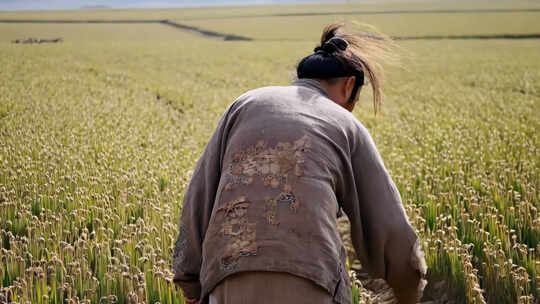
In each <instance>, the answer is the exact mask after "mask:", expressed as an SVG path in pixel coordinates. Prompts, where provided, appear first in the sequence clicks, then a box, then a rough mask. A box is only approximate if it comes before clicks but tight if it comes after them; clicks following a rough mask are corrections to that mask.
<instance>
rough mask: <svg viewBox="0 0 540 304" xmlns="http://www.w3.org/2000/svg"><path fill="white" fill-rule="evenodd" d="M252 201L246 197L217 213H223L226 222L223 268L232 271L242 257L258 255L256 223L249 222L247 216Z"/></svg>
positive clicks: (227, 204) (222, 230)
mask: <svg viewBox="0 0 540 304" xmlns="http://www.w3.org/2000/svg"><path fill="white" fill-rule="evenodd" d="M250 204H251V202H250V201H248V200H246V197H245V196H242V197H240V198H238V199H235V200H232V201H229V202H228V203H226V204H225V205H224V206H222V207H220V208H219V209H218V210H217V211H218V212H223V213H224V217H225V220H224V221H223V224H222V226H221V233H222V235H223V236H224V237H226V238H227V246H226V248H225V251H224V253H223V255H222V257H221V266H222V268H223V269H225V270H230V269H232V268H234V266H236V264H237V262H238V259H239V258H240V257H241V256H252V255H257V249H258V247H257V242H256V236H257V235H256V228H255V223H250V222H248V220H247V218H246V215H247V210H248V208H249V205H250Z"/></svg>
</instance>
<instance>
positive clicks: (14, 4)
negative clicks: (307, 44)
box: [0, 0, 347, 11]
mask: <svg viewBox="0 0 540 304" xmlns="http://www.w3.org/2000/svg"><path fill="white" fill-rule="evenodd" d="M309 2H347V1H345V0H343V1H331V0H204V1H200V0H178V1H171V0H156V1H154V0H113V1H110V0H109V1H104V0H48V1H39V0H0V11H12V10H14V11H18V10H77V9H81V8H85V7H99V6H103V7H107V8H113V9H119V8H169V7H171V8H172V7H197V6H232V5H262V4H285V3H309Z"/></svg>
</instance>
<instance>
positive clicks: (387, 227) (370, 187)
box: [341, 123, 427, 303]
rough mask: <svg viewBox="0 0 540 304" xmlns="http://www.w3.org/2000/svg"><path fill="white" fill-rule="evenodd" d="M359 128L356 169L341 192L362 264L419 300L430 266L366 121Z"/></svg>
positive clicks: (398, 292) (403, 295)
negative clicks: (366, 125) (366, 126)
mask: <svg viewBox="0 0 540 304" xmlns="http://www.w3.org/2000/svg"><path fill="white" fill-rule="evenodd" d="M356 131H357V134H355V135H354V139H353V140H352V142H353V146H352V147H351V148H352V149H351V150H350V153H351V158H350V159H351V163H350V166H351V168H350V169H351V171H352V173H351V174H350V175H351V176H345V178H348V179H349V181H347V182H344V183H343V184H344V185H347V189H343V190H342V191H341V192H342V197H343V198H342V200H343V201H344V202H345V203H344V206H343V209H344V211H345V213H346V214H347V216H348V217H349V220H350V222H351V240H352V243H353V246H354V248H355V251H356V253H357V256H358V257H359V259H360V261H361V263H362V266H363V267H364V268H366V269H367V271H368V272H369V273H370V274H371V275H372V276H373V277H376V278H383V279H385V280H386V281H387V282H388V284H389V285H390V286H391V287H392V289H393V290H394V294H395V296H396V297H397V299H398V300H399V303H416V302H417V300H418V299H419V297H420V296H421V294H422V292H423V288H424V286H425V284H426V281H425V280H424V279H423V278H424V275H425V273H426V269H427V267H426V264H425V260H424V257H423V254H422V251H421V247H420V243H419V239H418V236H417V234H416V232H415V231H414V229H413V228H412V226H411V225H410V223H409V220H408V218H407V214H406V213H405V209H404V208H403V204H402V202H401V197H400V194H399V192H398V190H397V188H396V186H395V184H394V182H393V181H392V179H391V178H390V175H389V174H388V172H387V170H386V168H385V166H384V164H383V161H382V159H381V157H380V155H379V152H378V151H377V149H376V147H375V144H374V142H373V140H372V138H371V136H370V134H369V132H368V131H367V130H366V129H365V127H364V126H362V125H361V124H360V123H358V127H357V129H356Z"/></svg>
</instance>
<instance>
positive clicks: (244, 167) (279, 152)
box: [225, 136, 308, 192]
mask: <svg viewBox="0 0 540 304" xmlns="http://www.w3.org/2000/svg"><path fill="white" fill-rule="evenodd" d="M307 147H308V138H307V136H303V137H301V138H300V139H298V140H295V141H293V142H279V143H277V144H276V146H275V147H273V148H270V147H268V146H267V144H266V142H264V141H259V142H257V144H256V145H254V146H249V147H248V148H246V149H244V150H241V151H238V152H236V153H235V154H234V155H233V159H232V161H231V163H230V164H229V168H228V173H229V176H230V181H229V183H227V185H226V186H225V190H232V189H233V188H234V187H235V186H237V185H250V184H251V183H253V180H254V178H257V177H258V178H260V179H261V180H262V182H263V184H264V186H266V187H270V188H273V189H278V188H280V189H281V190H283V191H286V189H285V188H286V187H288V188H291V187H292V184H293V180H294V178H295V177H299V176H302V175H303V172H304V171H303V168H302V165H303V163H304V161H305V160H304V153H305V152H306V148H307ZM286 192H288V191H286Z"/></svg>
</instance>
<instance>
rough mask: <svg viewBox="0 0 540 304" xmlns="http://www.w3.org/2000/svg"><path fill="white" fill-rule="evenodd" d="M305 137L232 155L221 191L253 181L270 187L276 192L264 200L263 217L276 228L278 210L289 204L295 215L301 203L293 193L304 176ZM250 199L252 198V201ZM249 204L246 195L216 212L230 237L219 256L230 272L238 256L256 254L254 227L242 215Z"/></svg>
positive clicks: (249, 183)
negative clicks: (281, 205)
mask: <svg viewBox="0 0 540 304" xmlns="http://www.w3.org/2000/svg"><path fill="white" fill-rule="evenodd" d="M308 147H309V146H308V137H307V136H306V135H304V136H303V137H301V138H299V139H297V140H295V141H291V142H278V143H277V144H276V145H275V146H274V147H269V146H268V145H267V143H266V142H265V141H259V142H257V144H255V145H251V146H249V147H247V148H245V149H242V150H240V151H237V152H236V153H234V154H233V157H232V160H231V161H230V163H229V166H228V168H227V173H228V174H227V175H228V176H227V177H228V179H229V180H228V183H227V184H226V185H225V187H224V189H223V190H224V191H232V190H240V188H241V187H245V186H249V185H251V184H252V183H253V182H254V181H255V179H258V180H260V182H262V184H263V185H264V186H265V187H267V188H269V189H275V190H277V194H276V195H275V196H274V197H265V199H264V201H265V202H266V204H265V216H266V221H267V223H268V224H271V225H273V226H275V227H278V226H279V221H278V218H277V207H278V205H279V204H285V205H288V207H289V209H290V210H291V211H293V212H297V211H298V208H299V207H300V200H299V199H298V197H297V196H296V195H295V194H294V186H295V184H296V180H297V178H298V177H300V176H302V175H303V172H304V171H303V168H302V166H303V164H304V161H305V159H304V154H305V153H306V150H307V148H308ZM252 199H253V198H252ZM250 204H251V202H250V201H249V200H248V198H246V197H245V196H242V197H240V198H239V199H236V200H233V201H230V202H228V203H226V204H225V205H224V206H222V207H220V208H219V209H218V212H219V211H223V212H224V213H225V216H226V219H225V221H224V222H223V225H222V230H221V232H222V234H223V236H226V237H228V238H229V240H228V245H227V247H226V250H225V253H224V255H223V256H222V260H221V262H222V267H223V268H224V269H232V268H233V267H234V266H235V265H236V263H237V261H238V258H239V257H240V256H249V255H256V253H257V243H256V241H255V236H256V231H255V224H254V223H248V222H247V219H246V218H245V215H246V214H247V209H248V207H249V205H250Z"/></svg>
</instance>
